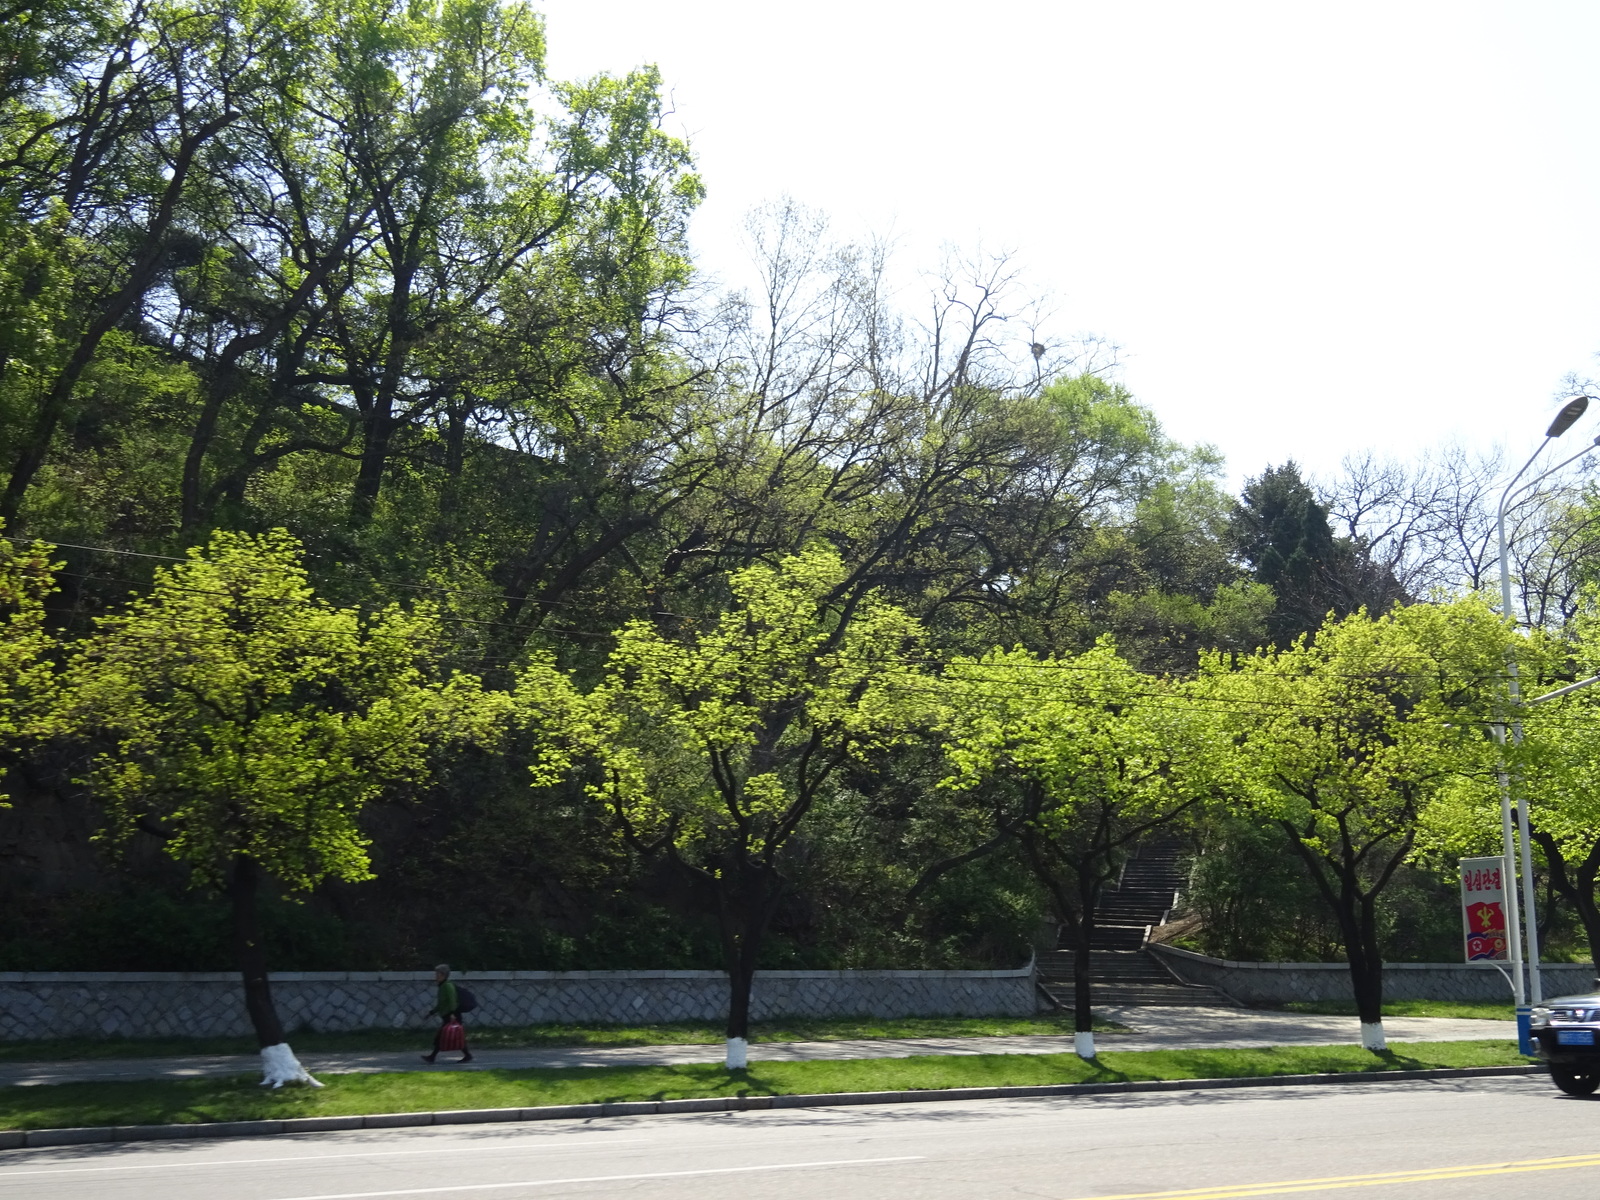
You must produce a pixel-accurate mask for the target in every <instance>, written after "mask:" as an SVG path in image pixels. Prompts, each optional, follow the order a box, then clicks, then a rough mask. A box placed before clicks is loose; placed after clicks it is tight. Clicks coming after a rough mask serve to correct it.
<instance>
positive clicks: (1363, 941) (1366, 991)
mask: <svg viewBox="0 0 1600 1200" xmlns="http://www.w3.org/2000/svg"><path fill="white" fill-rule="evenodd" d="M1353 915H1354V916H1355V918H1356V930H1355V933H1356V941H1355V943H1354V946H1359V950H1356V949H1354V948H1352V949H1351V950H1350V951H1349V952H1348V953H1347V956H1346V957H1347V958H1348V959H1349V962H1350V984H1351V990H1352V991H1354V993H1355V999H1356V1013H1357V1014H1358V1015H1359V1016H1360V1018H1361V1044H1362V1046H1364V1047H1365V1048H1366V1049H1368V1050H1386V1049H1388V1043H1387V1042H1386V1041H1385V1039H1384V1036H1383V955H1382V954H1381V953H1380V951H1379V950H1378V915H1377V905H1376V903H1375V900H1374V898H1373V897H1371V896H1365V897H1362V898H1361V900H1360V901H1359V903H1358V904H1357V906H1356V912H1355V913H1354V914H1353Z"/></svg>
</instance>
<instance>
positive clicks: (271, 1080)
mask: <svg viewBox="0 0 1600 1200" xmlns="http://www.w3.org/2000/svg"><path fill="white" fill-rule="evenodd" d="M286 1083H303V1084H306V1085H307V1086H308V1087H321V1086H322V1085H321V1084H320V1083H318V1082H317V1081H316V1080H315V1079H313V1078H311V1072H309V1071H307V1070H306V1069H305V1068H304V1067H302V1066H301V1065H300V1060H299V1059H298V1058H296V1057H295V1056H294V1051H293V1050H291V1049H289V1043H288V1042H279V1043H278V1044H277V1045H276V1046H263V1047H261V1086H262V1087H275V1088H280V1087H282V1086H283V1085H284V1084H286Z"/></svg>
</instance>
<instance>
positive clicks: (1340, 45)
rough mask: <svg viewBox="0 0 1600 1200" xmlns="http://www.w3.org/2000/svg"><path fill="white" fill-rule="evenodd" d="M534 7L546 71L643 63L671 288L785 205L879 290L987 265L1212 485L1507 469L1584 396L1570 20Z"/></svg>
mask: <svg viewBox="0 0 1600 1200" xmlns="http://www.w3.org/2000/svg"><path fill="white" fill-rule="evenodd" d="M544 11H545V13H546V17H547V20H548V29H549V39H550V58H549V65H550V69H551V73H552V74H553V75H554V76H555V77H557V78H563V77H566V78H570V77H574V76H580V75H587V74H590V73H593V72H596V71H601V70H609V71H612V72H622V71H625V70H627V69H629V68H630V67H632V66H635V65H638V64H640V63H647V62H653V63H656V64H658V65H659V66H660V68H661V70H662V72H663V74H664V76H665V79H666V83H667V87H668V89H669V90H670V93H671V97H672V100H673V107H674V112H673V115H672V117H671V118H670V119H669V125H670V127H671V128H673V129H674V130H675V131H676V132H681V133H684V134H686V135H687V136H688V137H689V139H690V141H691V143H692V145H693V147H694V149H695V152H696V155H697V159H698V162H699V166H700V170H701V172H702V174H703V176H704V179H705V182H706V185H707V188H708V199H707V201H706V203H705V205H704V207H703V208H702V209H701V211H700V213H699V214H698V215H697V216H696V218H695V224H694V239H695V242H696V246H697V250H698V253H699V256H700V260H701V262H702V264H703V265H704V266H705V267H707V268H708V269H710V270H711V271H713V272H714V273H716V274H717V275H719V276H721V277H724V278H737V277H738V276H739V275H740V273H741V272H742V270H743V260H742V255H741V251H740V249H739V246H740V242H739V226H740V222H741V220H742V218H743V215H744V214H745V213H746V212H747V211H748V210H750V209H751V208H752V207H753V206H755V205H758V204H760V203H762V202H763V201H769V200H772V199H774V198H777V197H780V196H785V195H788V196H792V197H794V198H795V199H797V200H798V201H800V202H802V203H804V204H806V205H810V206H814V207H817V208H820V209H823V210H825V211H827V212H828V213H829V214H831V216H832V218H833V222H834V228H835V229H836V231H838V232H839V233H840V234H842V235H845V236H860V235H861V234H863V233H866V232H873V231H876V232H880V233H890V234H892V235H894V236H895V237H896V239H897V241H898V245H899V246H900V250H899V252H898V254H899V259H900V265H901V266H902V267H908V266H909V267H917V268H930V269H931V268H933V267H934V266H936V265H937V259H938V248H939V246H940V245H941V244H945V243H949V244H954V245H956V246H958V247H962V248H969V249H970V248H973V247H977V246H979V245H980V244H981V245H982V246H983V247H985V248H990V249H1003V250H1008V251H1012V252H1014V253H1015V255H1016V257H1017V260H1018V261H1019V262H1020V263H1022V264H1023V266H1024V268H1025V271H1026V277H1027V279H1028V282H1029V284H1030V286H1031V287H1032V288H1033V290H1034V291H1036V292H1041V293H1048V294H1049V295H1050V297H1051V299H1052V301H1053V306H1054V312H1055V315H1054V317H1053V318H1052V321H1051V324H1050V326H1049V328H1048V329H1047V332H1048V333H1049V334H1050V335H1051V336H1052V337H1055V338H1058V339H1060V338H1065V337H1067V336H1070V335H1073V334H1076V333H1080V332H1093V333H1098V334H1101V335H1104V336H1105V337H1108V338H1110V339H1113V340H1114V341H1116V342H1117V343H1119V344H1120V345H1121V346H1122V348H1123V358H1124V363H1125V366H1124V368H1123V376H1122V377H1123V379H1124V381H1125V382H1126V383H1127V385H1128V386H1129V387H1130V388H1131V389H1132V390H1133V391H1134V393H1135V394H1136V395H1137V396H1138V398H1139V399H1140V400H1141V401H1143V402H1144V403H1146V404H1148V405H1149V406H1150V407H1151V408H1152V409H1154V410H1155V412H1156V413H1157V415H1158V416H1159V417H1160V419H1161V420H1162V422H1163V423H1164V425H1165V426H1166V428H1167V429H1168V431H1169V432H1170V433H1172V434H1173V435H1174V436H1176V437H1179V438H1181V439H1183V440H1185V441H1208V442H1211V443H1213V444H1215V445H1216V446H1217V447H1218V448H1219V449H1220V450H1221V451H1222V452H1223V453H1224V454H1225V455H1226V457H1227V460H1228V469H1229V474H1230V476H1231V478H1232V479H1233V480H1234V481H1235V482H1237V481H1238V480H1240V479H1241V478H1243V477H1244V476H1248V475H1252V474H1255V473H1257V472H1259V471H1260V470H1261V469H1262V468H1263V467H1264V466H1266V465H1268V464H1269V463H1278V462H1282V461H1283V460H1285V459H1288V458H1294V459H1296V460H1298V461H1299V462H1300V463H1302V464H1303V465H1304V466H1306V467H1307V468H1309V469H1311V470H1312V471H1315V472H1320V473H1328V472H1331V471H1333V470H1335V469H1336V468H1337V466H1338V463H1339V460H1340V458H1341V457H1342V456H1343V455H1345V454H1347V453H1350V452H1352V451H1359V450H1363V449H1367V448H1376V449H1378V450H1380V451H1382V452H1384V453H1389V454H1395V455H1400V456H1410V455H1411V454H1413V453H1416V452H1419V451H1421V450H1424V449H1427V448H1429V447H1434V446H1438V445H1440V444H1441V443H1443V442H1446V441H1449V440H1452V439H1454V440H1460V441H1463V442H1466V443H1468V444H1471V445H1486V444H1489V443H1492V442H1503V443H1504V444H1506V445H1507V446H1508V447H1509V448H1510V449H1511V450H1512V451H1513V452H1518V451H1521V450H1523V448H1524V447H1526V448H1528V449H1531V447H1532V445H1533V444H1534V443H1535V442H1536V441H1537V440H1538V438H1539V436H1540V435H1541V434H1542V432H1543V428H1544V425H1545V423H1546V422H1547V420H1548V416H1549V413H1550V412H1551V411H1552V409H1553V408H1554V407H1555V403H1556V401H1555V398H1556V396H1557V393H1558V391H1559V390H1560V388H1561V385H1562V380H1563V379H1564V377H1566V376H1567V375H1568V374H1569V373H1574V372H1575V373H1577V374H1579V375H1582V376H1591V375H1594V376H1600V361H1597V359H1596V357H1595V353H1596V351H1600V272H1597V271H1596V266H1597V262H1600V219H1597V218H1600V70H1597V66H1600V4H1596V3H1593V2H1592V0H1589V2H1573V3H1555V2H1532V0H1524V2H1519V3H1501V4H1484V3H1471V2H1463V0H1454V2H1451V3H1408V2H1404V0H1389V2H1388V3H1384V4H1365V3H1352V2H1349V0H1344V2H1341V3H1339V4H1313V3H1282V2H1281V0H1280V2H1276V3H1270V4H1269V3H1196V2H1192V0H1190V2H1177V0H1167V2H1150V0H1101V2H1100V3H1094V4H1089V3H1079V2H1075V0H1066V2H1061V0H1057V2H1055V3H1028V2H1023V0H1015V2H998V3H997V2H995V0H990V2H989V3H987V4H972V3H963V4H948V3H943V2H926V0H925V2H922V3H915V4H912V3H889V2H887V0H851V2H838V0H810V2H808V3H804V4H798V3H797V4H760V3H750V2H749V0H746V2H744V3H737V4H733V3H721V2H715V0H676V2H674V3H663V2H661V0H651V2H648V3H646V2H641V0H605V2H603V3H597V2H594V0H545V3H544ZM909 290H910V289H909V288H908V291H909ZM915 298H916V297H915V296H914V295H911V296H908V299H913V300H914V299H915ZM1597 394H1600V393H1597ZM1585 430H1587V435H1588V436H1592V435H1593V434H1594V433H1595V432H1596V431H1597V430H1600V405H1596V413H1595V415H1591V416H1590V417H1588V418H1586V419H1585V421H1584V423H1583V424H1582V425H1580V426H1579V427H1578V429H1577V431H1575V433H1574V434H1572V435H1569V438H1570V439H1571V440H1573V441H1576V440H1577V438H1578V437H1579V436H1585V435H1584V431H1585ZM1572 449H1573V450H1576V449H1577V446H1576V445H1574V446H1573V447H1572Z"/></svg>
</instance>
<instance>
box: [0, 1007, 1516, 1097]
mask: <svg viewBox="0 0 1600 1200" xmlns="http://www.w3.org/2000/svg"><path fill="white" fill-rule="evenodd" d="M1100 1012H1101V1014H1102V1015H1103V1016H1106V1017H1108V1018H1110V1019H1111V1020H1113V1021H1116V1022H1118V1023H1120V1024H1123V1025H1126V1026H1128V1027H1129V1028H1130V1029H1131V1030H1132V1031H1133V1032H1131V1033H1125V1034H1110V1033H1101V1034H1096V1035H1095V1042H1096V1046H1097V1048H1098V1049H1100V1050H1102V1051H1112V1050H1234V1049H1239V1050H1242V1049H1253V1048H1260V1047H1265V1046H1326V1045H1335V1044H1339V1043H1350V1042H1357V1041H1359V1040H1360V1028H1359V1023H1358V1022H1357V1020H1356V1018H1355V1017H1324V1016H1309V1015H1306V1014H1302V1013H1284V1012H1258V1011H1253V1010H1250V1009H1228V1008H1133V1007H1127V1008H1123V1007H1107V1008H1105V1009H1102V1010H1100ZM1383 1024H1384V1031H1385V1032H1386V1033H1387V1035H1388V1037H1389V1040H1390V1041H1393V1042H1454V1041H1474V1040H1483V1039H1489V1038H1496V1039H1505V1040H1513V1039H1515V1038H1516V1036H1517V1030H1516V1023H1515V1022H1513V1021H1477V1020H1461V1019H1456V1018H1449V1017H1390V1018H1387V1019H1386V1020H1385V1021H1384V1023H1383ZM427 1042H428V1033H427V1031H426V1030H419V1031H418V1033H417V1051H416V1052H415V1053H402V1052H395V1051H385V1052H381V1053H356V1054H306V1055H303V1056H302V1057H301V1061H302V1062H304V1063H305V1065H306V1069H307V1070H309V1071H310V1072H311V1073H312V1074H317V1073H319V1072H327V1073H329V1074H345V1073H357V1072H360V1073H378V1072H390V1071H504V1070H519V1069H524V1068H528V1067H622V1066H670V1065H675V1064H681V1063H720V1062H721V1061H722V1057H723V1048H722V1046H721V1045H716V1044H713V1045H699V1046H593V1047H588V1046H570V1047H561V1048H556V1049H530V1050H484V1051H478V1052H476V1053H475V1055H474V1060H473V1061H472V1062H471V1063H469V1064H467V1065H465V1066H461V1065H457V1064H456V1063H455V1061H454V1060H453V1059H451V1060H450V1061H448V1062H447V1061H445V1060H444V1059H443V1058H441V1061H440V1062H439V1063H438V1064H437V1065H436V1066H432V1067H430V1066H428V1065H427V1064H426V1063H423V1062H422V1061H420V1059H419V1055H420V1054H421V1053H422V1051H423V1050H424V1049H426V1047H427ZM292 1044H293V1043H292V1041H291V1045H292ZM1071 1052H1072V1038H1071V1037H1070V1036H1067V1037H1061V1036H1024V1037H988V1038H982V1037H980V1038H895V1039H883V1040H867V1039H862V1040H856V1041H839V1042H756V1043H754V1044H752V1045H751V1047H750V1059H751V1061H752V1062H753V1063H758V1062H761V1061H766V1062H807V1061H812V1060H817V1059H863V1058H909V1057H911V1056H912V1055H917V1054H1070V1053H1071ZM257 1070H259V1062H258V1060H257V1059H256V1057H255V1056H254V1055H226V1056H215V1057H195V1058H142V1059H139V1058H124V1059H83V1060H75V1061H70V1062H55V1063H0V1086H16V1085H23V1086H26V1085H30V1084H45V1083H82V1082H92V1081H110V1080H127V1079H189V1078H195V1077H198V1076H217V1075H239V1074H249V1073H253V1072H255V1071H257Z"/></svg>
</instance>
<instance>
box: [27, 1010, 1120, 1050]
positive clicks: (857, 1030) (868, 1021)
mask: <svg viewBox="0 0 1600 1200" xmlns="http://www.w3.org/2000/svg"><path fill="white" fill-rule="evenodd" d="M467 1025H468V1033H469V1036H470V1037H471V1039H472V1048H473V1049H474V1050H527V1049H535V1048H540V1047H556V1046H699V1045H704V1046H710V1045H720V1044H721V1043H722V1040H723V1031H722V1027H721V1026H720V1025H718V1026H713V1025H707V1024H704V1023H683V1024H664V1025H521V1026H512V1027H500V1028H478V1027H475V1026H474V1025H473V1024H472V1018H471V1017H468V1018H467ZM1094 1028H1095V1032H1096V1033H1127V1032H1129V1030H1128V1027H1127V1026H1125V1025H1118V1024H1117V1023H1116V1022H1115V1021H1110V1020H1106V1019H1104V1018H1097V1019H1096V1020H1095V1024H1094ZM1071 1033H1072V1017H1071V1015H1070V1014H1066V1015H1063V1014H1051V1015H1046V1016H1039V1017H907V1018H903V1019H899V1020H878V1019H875V1018H872V1017H855V1018H840V1019H837V1020H786V1021H769V1022H764V1023H758V1024H757V1025H755V1026H754V1027H753V1029H752V1037H751V1039H750V1040H751V1041H754V1042H839V1041H858V1040H863V1039H880V1038H919V1037H1012V1036H1016V1035H1028V1034H1047V1035H1052V1036H1061V1035H1070V1034H1071ZM432 1040H433V1028H432V1027H431V1026H430V1027H429V1028H427V1029H357V1030H353V1031H351V1032H348V1033H311V1032H299V1033H292V1034H291V1035H290V1037H289V1041H290V1043H291V1044H292V1045H293V1046H294V1048H295V1050H296V1051H303V1052H305V1053H308V1054H316V1053H359V1052H364V1051H381V1050H426V1049H427V1048H428V1046H429V1044H430V1043H431V1042H432ZM255 1052H256V1043H255V1041H254V1039H252V1038H248V1037H239V1038H181V1037H167V1038H52V1039H49V1040H39V1041H24V1042H0V1062H64V1061H68V1060H73V1059H89V1058H177V1057H182V1056H184V1055H194V1054H207V1055H209V1054H254V1053H255Z"/></svg>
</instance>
